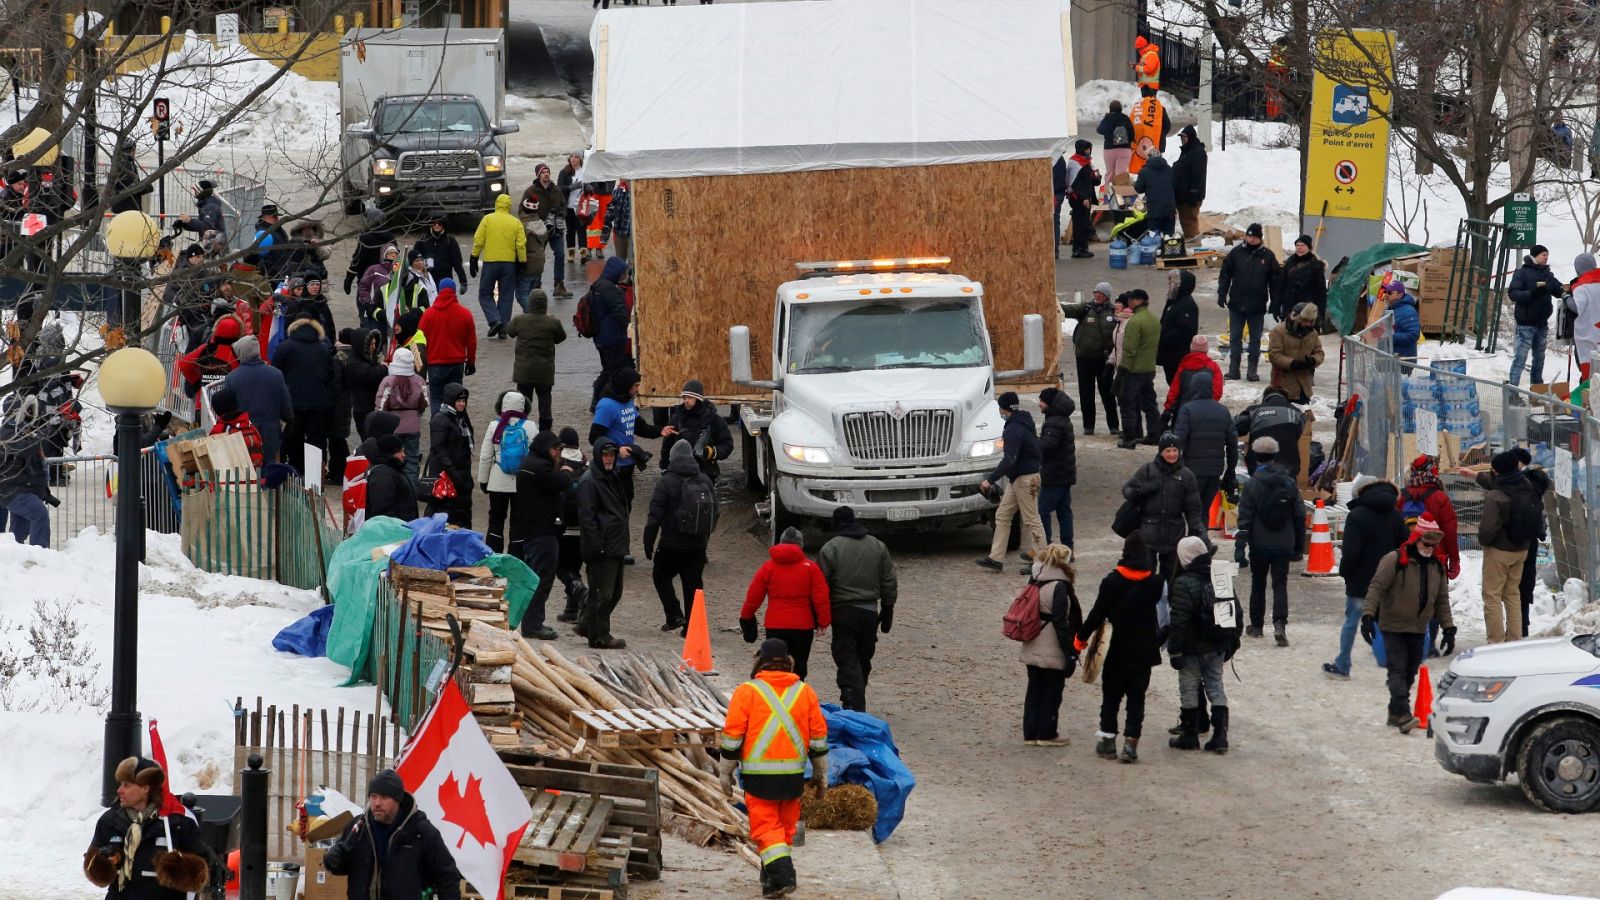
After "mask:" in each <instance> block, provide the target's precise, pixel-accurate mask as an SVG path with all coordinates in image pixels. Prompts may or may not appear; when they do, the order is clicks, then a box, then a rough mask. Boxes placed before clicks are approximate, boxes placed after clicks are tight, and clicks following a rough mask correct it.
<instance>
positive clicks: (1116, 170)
mask: <svg viewBox="0 0 1600 900" xmlns="http://www.w3.org/2000/svg"><path fill="white" fill-rule="evenodd" d="M1095 133H1096V134H1098V135H1100V137H1101V138H1102V140H1101V148H1102V149H1101V151H1100V153H1101V155H1102V156H1104V157H1105V160H1106V177H1107V178H1115V177H1117V176H1118V175H1122V174H1126V173H1127V171H1128V164H1129V163H1131V162H1132V161H1133V120H1132V119H1130V118H1128V114H1127V113H1125V112H1123V111H1122V101H1121V100H1113V101H1111V103H1110V104H1109V105H1108V106H1107V108H1106V114H1105V115H1104V116H1102V117H1101V118H1100V124H1099V125H1097V126H1095ZM1109 297H1110V295H1109V294H1108V295H1107V298H1108V299H1109Z"/></svg>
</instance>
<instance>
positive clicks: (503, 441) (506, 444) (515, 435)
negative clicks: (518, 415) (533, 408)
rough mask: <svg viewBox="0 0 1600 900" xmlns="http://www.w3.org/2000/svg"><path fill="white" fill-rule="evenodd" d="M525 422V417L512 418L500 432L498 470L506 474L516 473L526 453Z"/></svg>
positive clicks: (526, 431)
mask: <svg viewBox="0 0 1600 900" xmlns="http://www.w3.org/2000/svg"><path fill="white" fill-rule="evenodd" d="M527 424H528V420H527V419H512V420H511V421H510V422H507V423H506V430H505V431H503V432H501V433H500V471H502V472H504V473H506V474H507V475H515V474H517V469H519V468H521V467H522V459H523V457H525V456H527V455H528V429H527V428H526V427H525V426H526V425H527Z"/></svg>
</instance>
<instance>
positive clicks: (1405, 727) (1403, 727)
mask: <svg viewBox="0 0 1600 900" xmlns="http://www.w3.org/2000/svg"><path fill="white" fill-rule="evenodd" d="M1391 718H1398V719H1399V721H1397V722H1395V723H1394V727H1396V728H1398V729H1400V733H1401V734H1410V733H1411V729H1413V728H1415V727H1417V726H1418V725H1421V724H1422V720H1421V719H1419V718H1417V717H1416V716H1413V715H1412V714H1410V713H1406V714H1404V715H1401V716H1391Z"/></svg>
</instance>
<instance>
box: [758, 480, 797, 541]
mask: <svg viewBox="0 0 1600 900" xmlns="http://www.w3.org/2000/svg"><path fill="white" fill-rule="evenodd" d="M772 482H773V484H772V492H771V493H770V494H768V502H767V508H768V509H770V510H772V514H771V515H770V516H769V517H768V519H769V521H770V522H771V524H772V534H771V540H770V541H769V543H770V544H772V545H776V544H777V543H778V538H779V536H781V535H782V534H783V532H784V531H785V530H786V529H789V528H801V530H802V531H803V530H804V529H803V527H802V520H801V518H800V517H799V516H797V515H795V514H794V513H792V512H789V510H787V509H785V508H784V506H783V498H782V497H780V496H778V484H777V475H776V473H774V474H773V477H772Z"/></svg>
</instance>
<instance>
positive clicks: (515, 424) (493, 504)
mask: <svg viewBox="0 0 1600 900" xmlns="http://www.w3.org/2000/svg"><path fill="white" fill-rule="evenodd" d="M494 412H495V416H497V419H496V421H495V424H494V427H493V428H485V429H484V430H483V446H481V447H479V448H478V489H479V490H481V491H483V492H484V493H485V494H488V495H489V521H488V524H487V525H486V526H485V528H484V532H483V542H484V543H486V544H488V545H489V549H490V550H493V551H494V552H496V553H501V552H510V553H511V555H512V556H520V555H521V554H520V553H518V552H517V548H518V545H519V544H520V543H521V537H522V536H521V535H520V534H518V532H517V529H516V527H515V526H516V519H515V518H514V517H513V518H512V526H513V527H512V529H511V539H510V541H509V542H508V541H507V540H506V532H505V527H506V516H507V515H508V514H510V512H511V505H512V502H513V499H514V498H515V497H516V494H517V473H518V472H519V471H520V470H521V468H522V460H523V459H524V458H526V457H527V455H528V446H529V444H530V443H531V442H532V441H533V432H532V430H531V429H532V425H531V423H529V422H528V399H527V398H526V397H524V396H523V395H522V394H520V393H518V392H517V391H503V392H501V394H500V396H499V397H498V398H497V399H496V400H495V401H494ZM508 547H509V548H511V549H510V550H509V551H507V548H508Z"/></svg>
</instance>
